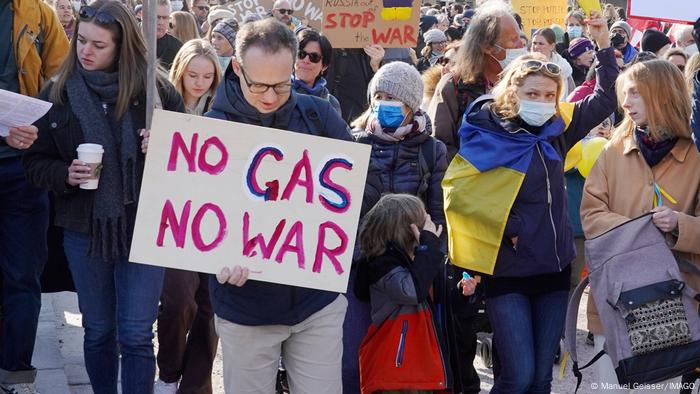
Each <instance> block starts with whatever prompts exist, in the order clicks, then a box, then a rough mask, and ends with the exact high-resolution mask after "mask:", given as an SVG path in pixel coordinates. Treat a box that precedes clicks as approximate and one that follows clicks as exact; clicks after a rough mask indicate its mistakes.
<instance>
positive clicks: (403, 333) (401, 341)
mask: <svg viewBox="0 0 700 394" xmlns="http://www.w3.org/2000/svg"><path fill="white" fill-rule="evenodd" d="M407 332H408V320H404V321H403V326H402V327H401V337H399V346H398V348H397V349H396V368H401V364H403V352H404V348H405V347H406V333H407Z"/></svg>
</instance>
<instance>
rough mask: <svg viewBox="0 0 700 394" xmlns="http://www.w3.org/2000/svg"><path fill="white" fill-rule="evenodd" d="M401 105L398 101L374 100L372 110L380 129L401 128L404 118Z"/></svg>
mask: <svg viewBox="0 0 700 394" xmlns="http://www.w3.org/2000/svg"><path fill="white" fill-rule="evenodd" d="M402 108H403V104H402V103H401V102H399V101H386V100H376V101H375V102H374V106H373V108H372V112H373V113H374V116H375V117H376V118H377V120H378V121H379V125H380V126H382V127H391V128H397V127H399V126H401V123H403V120H404V119H405V118H406V116H404V114H403V111H402Z"/></svg>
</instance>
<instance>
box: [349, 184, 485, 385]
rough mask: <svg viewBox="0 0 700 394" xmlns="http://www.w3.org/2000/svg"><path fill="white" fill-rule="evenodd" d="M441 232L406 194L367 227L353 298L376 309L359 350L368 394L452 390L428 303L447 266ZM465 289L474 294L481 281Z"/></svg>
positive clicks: (390, 201) (381, 205)
mask: <svg viewBox="0 0 700 394" xmlns="http://www.w3.org/2000/svg"><path fill="white" fill-rule="evenodd" d="M420 229H422V230H420ZM441 233H442V226H441V225H435V223H433V221H432V220H431V218H430V215H428V214H427V213H426V211H425V207H424V205H423V202H422V201H421V200H420V199H419V198H417V197H415V196H411V195H408V194H389V195H386V196H384V197H382V198H381V199H380V200H379V202H378V203H377V204H376V205H375V206H374V208H372V209H371V210H370V211H369V212H368V213H367V215H366V216H365V218H364V220H363V224H362V227H361V230H360V236H359V240H360V249H361V253H362V260H361V261H360V263H359V266H358V274H357V282H356V287H355V292H356V294H357V296H358V298H360V299H361V300H369V301H370V302H371V305H372V324H371V326H370V328H369V331H368V332H367V335H366V336H365V338H364V340H363V342H362V345H361V346H360V385H361V388H362V393H363V394H364V393H367V394H370V393H377V392H385V391H389V390H391V391H392V392H396V390H400V391H401V392H411V393H417V392H420V393H422V392H432V391H439V390H444V389H445V388H446V387H447V386H448V383H447V373H446V372H447V371H446V365H445V359H444V357H443V354H442V351H441V348H440V344H439V341H438V336H437V331H436V329H435V324H434V322H433V316H432V313H431V308H430V300H429V297H430V293H431V284H432V282H433V280H434V279H435V277H436V276H437V275H438V274H439V273H440V271H441V267H442V264H443V258H444V254H443V253H442V252H441V251H440V239H439V237H440V234H441ZM460 285H461V286H462V291H463V294H465V295H471V294H472V293H473V292H474V289H475V287H476V282H475V280H474V279H468V280H463V281H462V282H460Z"/></svg>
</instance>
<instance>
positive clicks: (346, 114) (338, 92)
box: [326, 48, 374, 123]
mask: <svg viewBox="0 0 700 394" xmlns="http://www.w3.org/2000/svg"><path fill="white" fill-rule="evenodd" d="M373 76H374V71H372V67H371V66H370V65H369V56H367V54H365V52H364V50H362V49H361V48H351V49H343V48H340V49H338V48H336V49H333V59H332V60H331V64H330V66H329V67H328V70H327V71H326V81H328V86H327V87H328V91H329V92H330V93H331V94H332V95H333V96H335V98H337V99H338V101H339V102H340V108H341V109H342V113H343V119H345V121H346V122H348V123H350V122H351V121H352V120H354V119H355V118H357V117H358V116H360V115H361V114H362V113H363V112H365V109H367V106H368V102H367V86H369V81H370V80H371V79H372V77H373Z"/></svg>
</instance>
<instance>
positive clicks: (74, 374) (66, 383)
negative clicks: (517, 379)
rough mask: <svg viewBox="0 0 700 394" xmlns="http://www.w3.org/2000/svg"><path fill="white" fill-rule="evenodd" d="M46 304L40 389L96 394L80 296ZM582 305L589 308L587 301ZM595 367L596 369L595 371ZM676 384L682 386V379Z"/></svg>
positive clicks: (217, 376) (487, 373)
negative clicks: (85, 349) (89, 370)
mask: <svg viewBox="0 0 700 394" xmlns="http://www.w3.org/2000/svg"><path fill="white" fill-rule="evenodd" d="M584 297H585V296H584ZM42 302H43V307H42V309H41V316H40V318H39V331H38V335H37V346H36V351H35V354H34V365H35V366H36V367H37V368H38V369H39V374H38V377H37V388H38V389H39V391H40V393H42V394H88V393H92V390H91V388H90V384H89V380H88V377H87V372H86V371H85V365H84V362H83V350H82V340H83V329H82V327H81V325H80V321H81V316H80V312H79V311H78V302H77V297H76V296H75V294H73V293H56V294H45V295H44V296H43V297H42ZM582 305H584V306H585V305H586V303H585V298H584V300H583V303H582ZM580 312H581V313H579V325H578V326H579V327H580V328H583V327H585V308H583V307H582V308H581V311H580ZM577 338H578V349H579V353H580V359H581V360H584V361H587V360H589V359H590V358H591V357H592V356H593V347H591V346H587V345H586V344H585V343H584V341H585V331H583V330H581V329H580V330H579V332H578V336H577ZM476 364H477V370H478V371H479V375H480V376H481V379H482V385H481V388H482V392H484V393H486V392H488V391H489V390H490V389H491V386H492V384H493V374H492V371H491V370H490V369H488V368H486V367H484V365H483V363H481V360H480V359H479V358H478V357H477V362H476ZM593 368H595V366H594V367H592V368H591V369H593ZM559 369H560V368H559V366H555V368H554V382H553V387H552V393H557V394H571V393H573V392H574V388H575V386H576V383H575V382H576V380H575V378H574V377H573V374H572V373H571V368H570V365H567V368H566V371H565V373H564V377H563V378H560V374H559ZM583 375H584V378H583V384H582V386H581V389H580V390H579V393H582V394H592V393H602V392H607V391H608V390H604V389H602V388H600V387H597V386H596V385H595V383H594V382H593V371H592V370H586V371H584V373H583ZM675 383H678V379H677V380H675ZM670 386H671V385H670V384H669V385H666V388H665V389H658V388H657V389H652V390H635V391H634V392H635V393H651V392H654V393H678V390H677V389H672V388H671V387H670ZM214 392H215V393H223V392H224V390H223V377H222V373H221V356H220V352H219V355H217V359H216V362H215V365H214ZM319 394H324V393H319Z"/></svg>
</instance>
